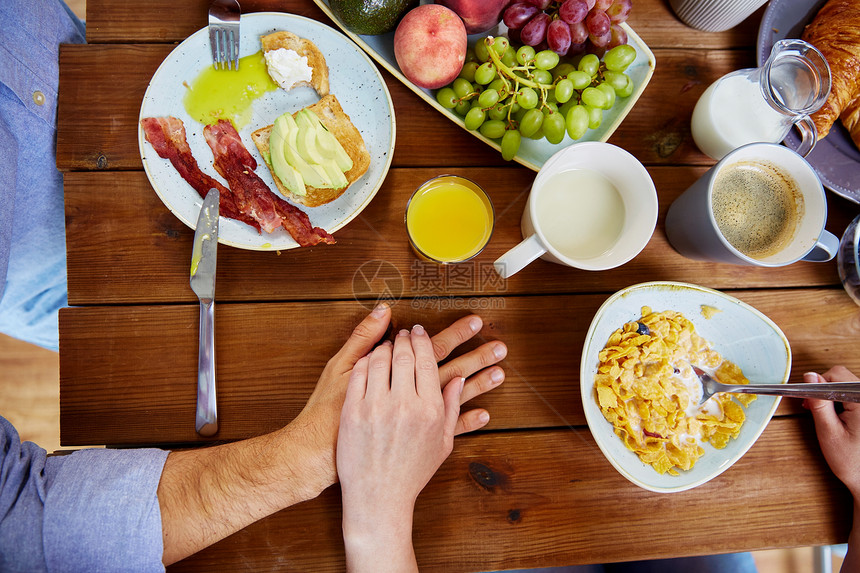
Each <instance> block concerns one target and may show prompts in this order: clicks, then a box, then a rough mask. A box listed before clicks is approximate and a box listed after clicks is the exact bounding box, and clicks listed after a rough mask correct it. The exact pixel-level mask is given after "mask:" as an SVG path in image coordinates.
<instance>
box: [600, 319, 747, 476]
mask: <svg viewBox="0 0 860 573" xmlns="http://www.w3.org/2000/svg"><path fill="white" fill-rule="evenodd" d="M598 360H599V361H600V363H599V365H598V368H597V374H596V375H595V377H594V388H595V398H596V400H597V403H598V405H599V406H600V410H601V412H603V416H604V417H605V418H606V419H607V421H609V423H611V424H612V425H613V426H614V428H615V434H616V435H617V436H618V437H619V438H621V441H622V442H623V443H624V445H625V446H627V448H628V449H630V450H632V451H633V452H635V453H636V454H637V455H638V456H639V459H640V460H642V461H643V462H644V463H646V464H650V465H651V466H652V467H653V468H654V469H655V470H656V471H657V472H659V473H660V474H664V473H667V472H668V473H669V474H671V475H680V474H679V470H689V469H691V468H692V467H693V465H694V464H695V463H696V460H698V459H699V457H701V456H702V454H704V452H705V450H704V449H703V448H702V446H701V443H703V442H708V443H710V444H711V445H712V446H713V447H715V448H717V449H722V448H724V447H726V445H727V444H728V442H729V440H730V439H731V438H737V437H738V434H739V433H740V429H741V425H742V424H743V422H744V419H745V417H746V416H745V414H744V410H743V408H742V407H741V405H743V406H748V405H749V404H750V403H751V402H752V401H753V400H755V398H756V397H755V395H754V394H738V395H733V394H716V395H715V396H713V397H711V399H710V400H708V401H707V402H705V403H704V404H703V405H701V406H699V405H698V403H699V400H700V399H701V396H702V389H701V385H700V383H699V380H698V377H697V376H696V374H695V372H693V366H694V365H695V366H698V367H699V368H701V369H702V370H705V371H707V372H709V373H711V375H713V376H714V377H715V378H717V379H719V380H720V381H721V382H725V383H727V384H748V383H749V381H748V380H747V379H746V378H745V377H744V375H743V372H742V371H741V369H740V368H739V367H738V366H737V365H736V364H733V363H732V362H729V361H728V360H723V357H722V356H720V354H719V353H718V352H717V351H715V350H713V349H712V348H711V345H710V343H709V342H708V341H706V340H704V339H703V338H702V337H700V336H699V335H698V334H696V330H695V328H694V326H693V323H692V322H690V321H689V320H687V319H686V318H685V317H684V316H683V315H681V313H679V312H676V311H672V310H667V311H663V312H652V311H651V309H650V308H649V307H647V306H644V307H642V317H641V318H640V319H639V320H638V321H637V322H628V323H627V324H625V325H624V326H623V327H621V328H619V329H618V330H616V331H615V332H613V333H612V335H610V337H609V340H608V341H607V343H606V346H605V347H604V348H603V350H601V351H600V353H599V354H598Z"/></svg>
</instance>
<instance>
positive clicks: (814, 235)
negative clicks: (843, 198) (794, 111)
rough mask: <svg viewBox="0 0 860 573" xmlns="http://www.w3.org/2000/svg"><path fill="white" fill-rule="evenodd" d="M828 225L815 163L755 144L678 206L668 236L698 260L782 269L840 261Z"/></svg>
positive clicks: (683, 197)
mask: <svg viewBox="0 0 860 573" xmlns="http://www.w3.org/2000/svg"><path fill="white" fill-rule="evenodd" d="M826 222H827V200H826V197H825V195H824V188H823V187H822V185H821V180H820V179H819V178H818V175H817V174H816V173H815V171H814V170H813V169H812V167H810V165H809V163H807V162H806V160H805V159H803V157H801V156H800V155H798V154H797V153H795V152H794V151H792V150H791V149H788V148H787V147H783V146H781V145H777V144H773V143H751V144H749V145H745V146H743V147H739V148H738V149H735V150H734V151H732V152H731V153H729V154H728V155H726V156H725V157H724V158H723V159H721V160H720V161H719V163H717V164H716V165H714V167H712V168H711V169H710V170H708V171H707V172H706V173H705V174H704V175H702V176H701V177H700V178H699V179H698V180H697V181H696V182H695V183H694V184H693V185H692V186H690V187H689V188H688V189H687V190H686V191H684V193H683V194H682V195H681V196H680V197H678V199H676V200H675V202H674V203H672V205H671V206H670V207H669V212H668V214H667V215H666V235H667V236H668V238H669V243H671V245H672V246H673V247H674V248H675V250H676V251H678V252H679V253H681V254H682V255H684V256H686V257H688V258H691V259H697V260H705V261H714V262H723V263H733V264H739V265H754V266H760V267H780V266H784V265H790V264H791V263H794V262H796V261H800V260H804V261H829V260H831V259H832V258H833V257H834V256H836V252H837V249H838V247H839V239H838V238H837V237H836V236H835V235H833V234H832V233H830V232H828V231H826V230H824V224H825V223H826Z"/></svg>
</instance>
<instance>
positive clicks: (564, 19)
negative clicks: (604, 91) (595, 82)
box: [503, 0, 633, 56]
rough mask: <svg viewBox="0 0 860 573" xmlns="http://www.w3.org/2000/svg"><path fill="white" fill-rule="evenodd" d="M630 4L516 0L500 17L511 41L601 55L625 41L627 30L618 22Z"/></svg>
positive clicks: (625, 1) (617, 0)
mask: <svg viewBox="0 0 860 573" xmlns="http://www.w3.org/2000/svg"><path fill="white" fill-rule="evenodd" d="M632 7H633V1H632V0H517V1H516V2H514V3H513V4H511V5H510V6H508V8H507V9H506V10H505V14H504V18H503V20H504V22H505V25H506V26H507V27H508V35H509V36H510V37H511V39H512V40H514V41H516V40H517V39H518V40H519V41H520V42H521V43H523V44H527V45H529V46H541V47H543V46H544V45H546V47H548V48H549V49H550V50H552V51H553V52H555V53H556V54H558V55H560V56H564V55H566V54H571V55H575V54H581V53H583V52H589V53H592V54H597V55H603V53H604V52H605V51H606V50H609V49H611V48H614V47H615V46H620V45H622V44H626V43H627V32H625V31H624V29H623V28H622V27H621V26H620V25H619V24H621V23H622V22H625V21H626V20H627V18H628V16H629V15H630V10H631V9H632ZM517 36H518V38H517ZM544 43H545V44H544Z"/></svg>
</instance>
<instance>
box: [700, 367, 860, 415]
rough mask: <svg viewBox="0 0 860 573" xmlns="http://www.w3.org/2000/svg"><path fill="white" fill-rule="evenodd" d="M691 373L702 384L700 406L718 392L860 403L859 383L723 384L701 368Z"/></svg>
mask: <svg viewBox="0 0 860 573" xmlns="http://www.w3.org/2000/svg"><path fill="white" fill-rule="evenodd" d="M693 371H694V372H695V373H696V376H698V377H699V381H700V382H701V383H702V399H701V400H699V405H700V406H701V405H702V404H704V403H705V402H706V401H707V400H708V399H709V398H710V397H711V396H713V395H714V394H717V393H719V392H730V393H734V394H767V395H769V396H790V397H792V398H817V399H819V400H830V401H831V402H860V381H858V382H822V383H820V384H723V383H722V382H717V381H716V380H714V379H713V378H712V377H711V376H709V375H708V373H707V372H705V371H703V370H702V369H701V368H698V367H696V366H693Z"/></svg>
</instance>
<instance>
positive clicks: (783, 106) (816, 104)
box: [691, 40, 830, 159]
mask: <svg viewBox="0 0 860 573" xmlns="http://www.w3.org/2000/svg"><path fill="white" fill-rule="evenodd" d="M829 94H830V68H829V67H828V65H827V61H826V60H825V59H824V56H822V55H821V52H819V51H818V50H817V49H816V48H815V47H814V46H813V45H812V44H809V43H807V42H804V41H803V40H780V41H778V42H777V43H776V44H774V46H773V49H772V50H771V53H770V57H769V58H768V59H767V62H765V64H764V65H763V66H762V67H760V68H750V69H745V70H739V71H736V72H732V73H730V74H727V75H725V76H723V77H722V78H720V79H718V80H717V81H716V82H714V83H713V84H711V85H710V86H709V87H708V89H706V90H705V92H704V93H703V94H702V96H701V97H700V98H699V101H698V102H697V103H696V108H695V109H694V110H693V119H692V122H691V128H692V131H693V140H694V141H695V142H696V145H697V146H698V147H699V149H700V150H702V152H703V153H706V154H707V155H709V156H711V157H712V158H714V159H722V157H723V156H724V155H726V154H727V153H729V152H730V151H732V150H734V149H737V148H738V147H740V146H742V145H746V144H747V143H754V142H767V143H779V142H781V141H782V140H783V139H785V136H786V135H788V133H789V131H791V127H792V126H793V125H796V126H797V128H798V130H799V131H800V134H801V138H802V139H801V143H800V147H799V148H798V149H797V152H798V153H799V154H800V155H803V156H806V155H807V154H808V153H809V152H810V151H812V148H813V147H814V146H815V141H816V139H817V137H818V134H817V131H816V129H815V124H814V123H813V122H812V120H811V119H810V117H809V115H810V114H812V113H814V112H815V111H817V110H818V109H819V108H820V107H821V106H822V105H824V102H825V100H826V99H827V96H828V95H829Z"/></svg>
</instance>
